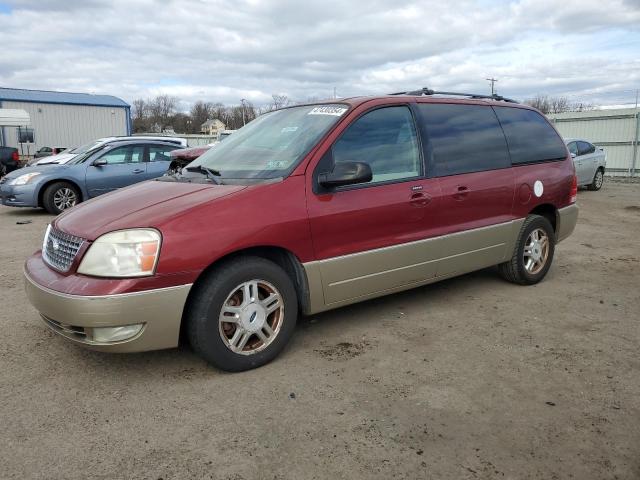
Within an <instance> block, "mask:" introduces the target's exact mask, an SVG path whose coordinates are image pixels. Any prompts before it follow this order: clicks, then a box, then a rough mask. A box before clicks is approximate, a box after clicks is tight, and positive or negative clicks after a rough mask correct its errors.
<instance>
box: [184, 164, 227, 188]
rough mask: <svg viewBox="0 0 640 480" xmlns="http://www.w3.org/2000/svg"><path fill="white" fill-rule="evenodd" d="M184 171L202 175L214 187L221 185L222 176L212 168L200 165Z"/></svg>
mask: <svg viewBox="0 0 640 480" xmlns="http://www.w3.org/2000/svg"><path fill="white" fill-rule="evenodd" d="M186 170H187V171H189V172H200V173H204V174H205V175H206V176H207V178H209V179H210V180H211V181H213V183H215V184H216V185H222V180H220V178H218V177H221V176H222V174H221V173H220V172H219V171H218V170H214V169H213V168H208V167H203V166H202V165H196V166H195V167H186Z"/></svg>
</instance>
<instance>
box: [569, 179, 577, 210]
mask: <svg viewBox="0 0 640 480" xmlns="http://www.w3.org/2000/svg"><path fill="white" fill-rule="evenodd" d="M577 199H578V177H577V176H576V174H575V173H574V174H573V180H572V181H571V191H570V192H569V203H576V200H577Z"/></svg>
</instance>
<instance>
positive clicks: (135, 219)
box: [53, 180, 247, 240]
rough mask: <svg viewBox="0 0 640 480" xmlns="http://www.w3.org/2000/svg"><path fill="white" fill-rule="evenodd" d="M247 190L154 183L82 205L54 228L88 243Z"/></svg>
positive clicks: (155, 224) (158, 223)
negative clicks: (105, 234) (105, 235)
mask: <svg viewBox="0 0 640 480" xmlns="http://www.w3.org/2000/svg"><path fill="white" fill-rule="evenodd" d="M245 188H247V187H246V186H243V185H212V184H208V183H207V184H202V183H187V182H162V181H155V180H151V181H148V182H142V183H138V184H136V185H132V186H131V187H127V188H123V189H120V190H117V191H115V192H112V193H108V194H106V195H103V196H101V197H98V198H95V199H93V200H89V201H88V202H84V203H81V204H80V205H78V206H76V207H74V208H72V209H71V210H69V211H68V212H65V213H63V214H62V215H60V216H59V217H57V218H56V219H55V220H54V222H53V226H54V227H55V228H57V229H60V230H62V231H64V232H67V233H70V234H72V235H76V236H78V237H81V238H86V239H88V240H95V239H96V238H98V237H99V236H100V235H102V234H104V233H107V232H112V231H114V230H121V229H125V228H140V227H154V228H158V229H159V230H162V228H161V227H162V224H163V223H164V222H165V221H167V220H172V219H174V218H175V216H177V215H181V214H184V213H185V212H186V211H187V210H190V209H191V208H195V207H198V206H200V205H202V204H204V203H208V202H212V201H215V200H216V199H218V198H221V197H225V196H227V195H231V194H233V193H236V192H239V191H241V190H244V189H245Z"/></svg>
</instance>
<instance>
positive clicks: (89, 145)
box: [67, 141, 103, 155]
mask: <svg viewBox="0 0 640 480" xmlns="http://www.w3.org/2000/svg"><path fill="white" fill-rule="evenodd" d="M101 143H103V142H100V141H95V142H89V143H85V144H84V145H80V146H79V147H74V148H72V149H71V150H67V152H68V153H73V154H75V155H79V154H81V153H85V152H88V151H89V150H93V149H94V148H95V147H97V146H98V145H100V144H101Z"/></svg>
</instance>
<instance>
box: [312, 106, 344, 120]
mask: <svg viewBox="0 0 640 480" xmlns="http://www.w3.org/2000/svg"><path fill="white" fill-rule="evenodd" d="M346 111H347V107H336V106H333V105H324V106H322V107H314V108H313V109H312V110H311V111H310V112H309V113H308V114H307V115H333V116H334V117H341V116H342V115H343V114H344V112H346Z"/></svg>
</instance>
